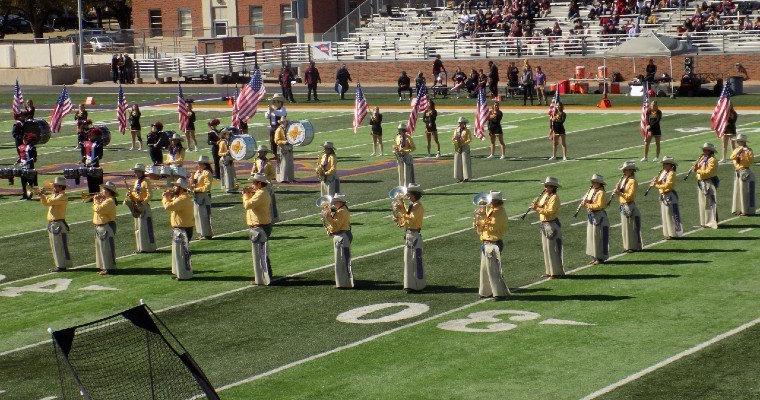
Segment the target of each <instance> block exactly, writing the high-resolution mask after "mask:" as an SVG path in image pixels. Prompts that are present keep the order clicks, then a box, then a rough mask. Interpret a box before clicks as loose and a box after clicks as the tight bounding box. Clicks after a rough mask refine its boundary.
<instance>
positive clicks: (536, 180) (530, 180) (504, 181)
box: [475, 179, 541, 183]
mask: <svg viewBox="0 0 760 400" xmlns="http://www.w3.org/2000/svg"><path fill="white" fill-rule="evenodd" d="M475 182H485V183H516V182H532V183H540V182H541V181H540V180H538V179H476V180H475Z"/></svg>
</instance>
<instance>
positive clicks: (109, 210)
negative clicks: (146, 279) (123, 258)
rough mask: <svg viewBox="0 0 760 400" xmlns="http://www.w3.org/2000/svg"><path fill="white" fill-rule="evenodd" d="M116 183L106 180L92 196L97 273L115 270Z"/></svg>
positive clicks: (104, 273) (105, 273) (107, 272)
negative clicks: (98, 191)
mask: <svg viewBox="0 0 760 400" xmlns="http://www.w3.org/2000/svg"><path fill="white" fill-rule="evenodd" d="M116 195H117V192H116V185H115V184H114V183H113V182H110V181H109V182H106V183H104V184H103V186H102V187H101V189H100V193H98V194H96V195H95V196H93V198H92V224H93V225H95V267H97V268H98V269H99V270H100V271H98V274H99V275H109V274H113V273H114V272H116V244H115V235H116Z"/></svg>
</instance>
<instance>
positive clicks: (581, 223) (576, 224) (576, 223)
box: [570, 221, 586, 226]
mask: <svg viewBox="0 0 760 400" xmlns="http://www.w3.org/2000/svg"><path fill="white" fill-rule="evenodd" d="M585 223H586V221H578V222H573V223H572V224H570V226H578V225H583V224H585Z"/></svg>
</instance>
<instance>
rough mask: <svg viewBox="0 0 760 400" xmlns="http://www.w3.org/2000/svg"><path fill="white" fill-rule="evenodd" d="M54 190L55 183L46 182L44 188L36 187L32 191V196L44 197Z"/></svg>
mask: <svg viewBox="0 0 760 400" xmlns="http://www.w3.org/2000/svg"><path fill="white" fill-rule="evenodd" d="M52 190H53V182H51V181H45V182H44V183H43V184H42V187H39V186H35V187H33V188H32V189H31V193H32V196H37V197H42V196H43V195H46V194H47V192H48V191H52Z"/></svg>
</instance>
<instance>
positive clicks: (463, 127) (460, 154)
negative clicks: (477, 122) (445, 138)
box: [451, 117, 472, 182]
mask: <svg viewBox="0 0 760 400" xmlns="http://www.w3.org/2000/svg"><path fill="white" fill-rule="evenodd" d="M457 123H458V124H459V126H458V127H457V128H456V129H455V130H454V136H452V137H451V143H453V144H454V179H456V180H457V182H467V181H469V180H470V179H471V178H472V159H471V157H470V141H471V140H472V134H471V133H470V130H469V129H467V119H465V118H464V117H459V120H458V121H457Z"/></svg>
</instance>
